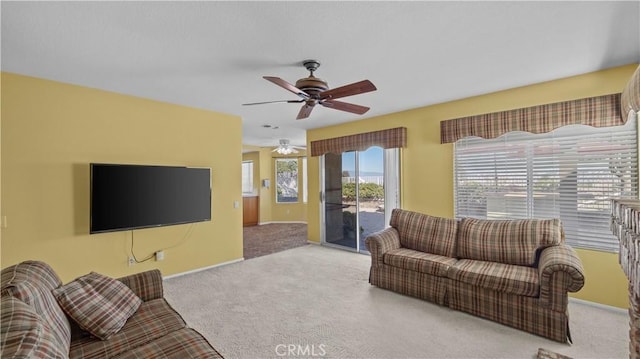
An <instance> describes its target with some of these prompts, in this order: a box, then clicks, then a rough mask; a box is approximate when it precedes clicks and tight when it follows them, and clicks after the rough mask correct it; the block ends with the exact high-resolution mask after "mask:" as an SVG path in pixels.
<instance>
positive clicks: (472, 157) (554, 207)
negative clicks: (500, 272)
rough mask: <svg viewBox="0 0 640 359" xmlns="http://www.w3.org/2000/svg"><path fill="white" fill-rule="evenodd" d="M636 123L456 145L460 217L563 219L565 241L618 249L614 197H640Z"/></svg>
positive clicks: (465, 141) (468, 140)
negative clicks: (613, 220) (613, 221)
mask: <svg viewBox="0 0 640 359" xmlns="http://www.w3.org/2000/svg"><path fill="white" fill-rule="evenodd" d="M637 142H638V136H637V130H636V121H628V122H627V124H626V125H624V126H615V127H601V128H593V127H589V126H584V125H571V126H566V127H562V128H559V129H557V130H555V131H553V132H550V133H544V134H531V133H525V132H511V133H507V134H505V135H503V136H501V137H499V138H495V139H482V138H477V137H473V138H465V139H462V140H459V141H457V142H456V144H455V155H454V161H455V164H454V169H455V179H454V180H455V184H454V186H455V206H456V207H455V212H456V217H457V218H462V217H473V218H487V219H507V218H560V219H561V220H562V223H563V226H564V230H565V234H566V240H567V243H568V244H569V245H571V246H574V247H579V248H590V249H597V250H606V251H613V252H615V251H617V249H618V244H617V240H616V239H615V237H614V236H613V234H612V233H611V231H610V230H609V217H610V212H609V211H610V208H609V207H610V203H609V199H610V198H611V197H634V198H637V196H638V143H637Z"/></svg>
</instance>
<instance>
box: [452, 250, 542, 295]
mask: <svg viewBox="0 0 640 359" xmlns="http://www.w3.org/2000/svg"><path fill="white" fill-rule="evenodd" d="M448 276H449V278H450V279H452V280H456V281H459V282H463V283H467V284H471V285H475V286H478V287H482V288H486V289H491V290H495V291H498V292H504V293H510V294H516V295H523V296H527V297H536V296H538V293H539V292H540V280H539V278H538V270H537V269H535V268H531V267H525V266H517V265H512V264H504V263H495V262H484V261H476V260H470V259H461V260H459V261H458V262H457V263H455V264H454V265H453V266H452V267H451V268H450V269H449V272H448Z"/></svg>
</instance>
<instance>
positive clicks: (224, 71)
mask: <svg viewBox="0 0 640 359" xmlns="http://www.w3.org/2000/svg"><path fill="white" fill-rule="evenodd" d="M1 15H2V53H1V55H2V71H8V72H14V73H19V74H25V75H30V76H36V77H41V78H46V79H52V80H57V81H62V82H67V83H73V84H78V85H83V86H88V87H94V88H99V89H104V90H109V91H115V92H119V93H124V94H130V95H136V96H141V97H145V98H151V99H155V100H159V101H166V102H170V103H175V104H181V105H186V106H191V107H197V108H203V109H209V110H214V111H218V112H224V113H230V114H234V115H238V116H241V117H242V122H243V143H244V144H247V145H256V146H275V145H277V144H278V139H280V138H288V139H291V143H292V144H293V145H305V130H307V129H312V128H318V127H324V126H328V125H334V124H338V123H342V122H347V121H354V120H358V119H361V118H367V117H373V116H377V115H383V114H388V113H393V112H397V111H402V110H407V109H410V108H416V107H421V106H427V105H431V104H435V103H441V102H445V101H450V100H455V99H460V98H465V97H469V96H474V95H478V94H483V93H489V92H494V91H498V90H503V89H508V88H513V87H518V86H523V85H527V84H531V83H538V82H543V81H547V80H552V79H557V78H562V77H567V76H572V75H577V74H582V73H586V72H592V71H597V70H600V69H605V68H610V67H614V66H619V65H625V64H630V63H639V62H640V2H639V1H627V2H610V1H603V2H555V1H554V2H551V1H549V2H517V1H514V2H330V1H327V2H324V1H303V2H262V1H261V2H180V1H177V2H7V1H2V2H1ZM305 59H317V60H319V61H320V62H321V64H322V65H321V66H320V68H319V69H318V71H316V76H317V77H320V78H322V79H324V80H326V81H328V82H329V86H331V87H338V86H342V85H346V84H349V83H352V82H356V81H360V80H363V79H369V80H371V81H372V82H373V83H374V84H375V85H376V86H377V88H378V90H377V91H375V92H371V93H367V94H361V95H357V96H353V97H347V98H344V99H341V100H342V101H346V102H352V103H356V104H360V105H364V106H368V107H371V110H370V111H369V112H368V113H366V114H365V115H363V116H358V115H354V114H350V113H346V112H341V111H336V110H332V109H328V108H323V107H317V108H316V109H314V110H313V113H312V114H311V116H310V117H309V118H308V119H305V120H300V121H296V120H295V117H296V115H297V113H298V111H299V109H300V106H301V104H288V103H277V104H268V105H260V106H242V105H241V104H243V103H247V102H258V101H271V100H295V99H297V98H296V96H295V95H294V94H292V93H290V92H287V91H286V90H284V89H282V88H280V87H278V86H276V85H274V84H272V83H270V82H268V81H266V80H264V79H262V76H264V75H270V76H277V77H281V78H283V79H285V80H286V81H288V82H290V83H295V81H296V80H297V79H299V78H301V77H306V76H307V74H308V72H307V71H306V70H305V69H304V68H303V67H302V64H301V62H302V60H305ZM265 124H270V125H272V126H277V127H279V128H278V129H275V130H274V129H266V128H263V127H262V125H265Z"/></svg>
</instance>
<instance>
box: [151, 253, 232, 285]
mask: <svg viewBox="0 0 640 359" xmlns="http://www.w3.org/2000/svg"><path fill="white" fill-rule="evenodd" d="M242 261H244V257H242V258H238V259H234V260H232V261H228V262H223V263H218V264H214V265H212V266H208V267H202V268H198V269H194V270H190V271H186V272H181V273H176V274H172V275H168V276H165V277H162V279H163V280H165V279H171V278H176V277H182V276H184V275H187V274H193V273H198V272H202V271H205V270H207V269H212V268H217V267H222V266H226V265H229V264H233V263H238V262H242Z"/></svg>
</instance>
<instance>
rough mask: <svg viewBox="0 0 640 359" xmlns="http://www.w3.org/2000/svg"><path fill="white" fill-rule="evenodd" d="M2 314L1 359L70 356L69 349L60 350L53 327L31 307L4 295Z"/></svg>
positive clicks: (0, 312) (0, 309) (0, 331)
mask: <svg viewBox="0 0 640 359" xmlns="http://www.w3.org/2000/svg"><path fill="white" fill-rule="evenodd" d="M0 314H1V319H0V321H1V322H2V325H1V326H0V328H1V329H0V343H2V345H1V346H0V357H1V358H65V357H67V352H68V350H69V348H68V347H65V348H60V346H59V344H58V343H57V340H56V338H55V336H54V335H53V331H52V330H51V328H49V327H48V325H47V323H46V322H44V321H43V319H42V317H41V316H40V315H38V313H36V312H35V310H34V309H33V308H32V307H31V306H29V305H27V304H26V303H24V302H22V301H20V300H19V299H17V298H15V297H11V296H4V297H2V305H1V306H0Z"/></svg>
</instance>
